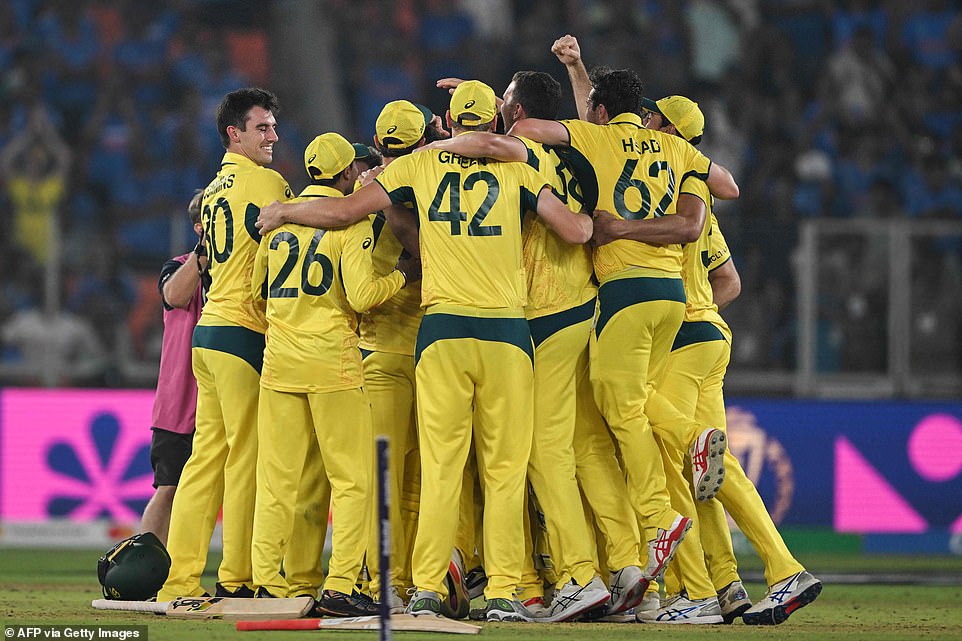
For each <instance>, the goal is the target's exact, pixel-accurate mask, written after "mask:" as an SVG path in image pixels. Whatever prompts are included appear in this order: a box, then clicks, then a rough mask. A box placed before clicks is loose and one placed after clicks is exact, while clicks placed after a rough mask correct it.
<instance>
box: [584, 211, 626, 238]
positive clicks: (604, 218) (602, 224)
mask: <svg viewBox="0 0 962 641" xmlns="http://www.w3.org/2000/svg"><path fill="white" fill-rule="evenodd" d="M591 218H592V222H593V223H594V233H592V235H591V243H592V244H593V245H594V246H596V247H598V246H600V245H607V244H608V243H610V242H611V241H613V240H618V237H617V235H616V227H617V225H618V224H619V219H618V218H616V217H615V215H614V214H612V213H610V212H607V211H604V210H603V209H596V210H595V213H594V214H593V215H592V217H591Z"/></svg>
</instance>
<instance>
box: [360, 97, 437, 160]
mask: <svg viewBox="0 0 962 641" xmlns="http://www.w3.org/2000/svg"><path fill="white" fill-rule="evenodd" d="M432 117H433V116H432V114H431V111H430V110H429V109H428V108H427V107H422V106H420V105H416V104H414V103H413V102H410V101H407V100H395V101H394V102H389V103H387V104H386V105H384V109H382V110H381V114H380V115H379V116H378V117H377V122H375V123H374V133H375V134H376V135H377V142H378V144H379V145H380V146H381V147H382V148H384V149H407V148H408V147H413V146H414V145H416V144H418V143H419V142H420V141H421V138H423V137H424V130H425V128H426V127H427V126H428V123H429V122H431V118H432Z"/></svg>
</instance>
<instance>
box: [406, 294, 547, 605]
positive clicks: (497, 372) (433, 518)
mask: <svg viewBox="0 0 962 641" xmlns="http://www.w3.org/2000/svg"><path fill="white" fill-rule="evenodd" d="M475 311H476V313H477V315H475V316H467V315H462V314H448V313H432V312H431V311H430V310H428V312H427V313H426V314H425V315H424V318H423V319H422V321H421V327H420V329H419V331H418V340H417V351H416V353H415V360H416V362H417V365H416V370H415V371H416V374H415V378H416V383H417V384H416V388H417V411H418V441H419V445H420V448H421V513H420V516H419V518H418V532H417V537H416V539H415V541H414V553H413V561H412V565H413V579H414V585H415V586H416V587H417V588H419V589H421V590H430V591H432V592H437V593H439V594H447V590H446V588H445V586H444V576H445V573H446V572H447V568H448V564H449V563H450V561H451V553H452V551H453V549H454V544H455V538H456V531H457V527H458V515H459V501H460V498H461V487H462V483H463V478H464V467H465V463H466V461H467V458H468V453H469V451H470V449H471V442H472V439H473V441H474V445H475V448H476V453H477V462H478V473H479V475H480V477H481V486H482V488H483V491H484V516H483V523H482V529H483V541H484V545H483V547H484V566H485V571H486V573H487V575H488V584H487V587H486V588H485V596H486V597H487V598H488V599H493V598H512V597H513V595H514V592H515V590H516V589H517V586H518V581H519V580H520V577H521V565H522V557H523V556H524V539H523V537H524V534H523V530H524V528H523V525H522V518H523V517H522V510H523V509H524V492H525V471H526V468H527V465H528V458H529V455H530V452H531V432H532V420H533V416H532V414H533V412H532V402H533V401H532V385H533V368H532V360H533V347H532V345H531V334H530V331H529V329H528V323H527V321H526V320H525V319H524V318H523V317H520V318H517V317H505V311H506V310H475Z"/></svg>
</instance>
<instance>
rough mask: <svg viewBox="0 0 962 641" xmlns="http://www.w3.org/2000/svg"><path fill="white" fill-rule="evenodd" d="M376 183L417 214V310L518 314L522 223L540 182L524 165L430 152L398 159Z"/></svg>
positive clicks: (521, 285) (523, 284)
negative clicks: (444, 307)
mask: <svg viewBox="0 0 962 641" xmlns="http://www.w3.org/2000/svg"><path fill="white" fill-rule="evenodd" d="M376 180H377V182H378V184H380V185H381V187H383V188H384V190H385V191H386V192H387V193H388V195H389V196H390V197H391V201H392V202H393V203H395V204H408V206H411V207H412V208H413V209H414V211H415V212H416V213H417V216H418V223H419V231H420V233H419V236H420V246H421V265H422V268H423V277H422V281H421V305H422V306H423V307H425V308H428V307H431V306H435V305H449V306H453V307H466V308H480V309H499V310H505V309H506V310H510V311H509V313H511V314H513V313H518V314H521V313H523V307H524V305H525V301H526V298H527V295H526V289H527V288H526V279H525V273H524V266H523V264H522V261H521V218H522V216H523V215H524V213H525V212H527V211H534V210H535V209H536V208H537V202H538V194H539V193H540V192H541V190H542V189H543V188H544V187H547V186H548V183H547V181H545V180H544V178H543V177H541V176H540V175H539V174H538V173H537V172H536V171H535V170H534V169H532V168H531V167H529V166H528V165H526V164H524V163H499V162H495V161H491V160H486V159H483V158H481V159H476V158H465V157H462V156H459V155H457V154H453V153H451V152H449V151H437V150H431V151H423V152H419V153H415V154H411V155H409V156H404V157H402V158H398V159H397V160H395V161H394V162H392V163H391V164H390V165H388V166H387V168H386V169H385V170H384V172H383V173H381V175H380V176H378V177H377V179H376Z"/></svg>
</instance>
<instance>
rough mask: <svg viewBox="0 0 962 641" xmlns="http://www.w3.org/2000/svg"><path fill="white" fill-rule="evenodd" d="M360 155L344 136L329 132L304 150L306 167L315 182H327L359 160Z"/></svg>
mask: <svg viewBox="0 0 962 641" xmlns="http://www.w3.org/2000/svg"><path fill="white" fill-rule="evenodd" d="M365 151H366V150H365ZM358 153H359V152H358V150H357V149H356V148H355V147H354V145H352V144H351V143H349V142H348V141H347V139H346V138H344V136H342V135H341V134H338V133H334V132H333V131H329V132H327V133H326V134H321V135H320V136H318V137H317V138H315V139H314V140H312V141H311V144H309V145H308V146H307V149H305V150H304V167H305V168H306V169H307V174H308V175H309V176H310V177H311V178H312V179H313V180H327V179H330V178H333V177H334V176H336V175H338V174H339V173H341V172H342V171H344V170H345V169H346V168H347V166H348V165H350V164H351V163H352V162H354V161H355V159H357V158H358ZM361 157H362V158H363V156H361Z"/></svg>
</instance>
